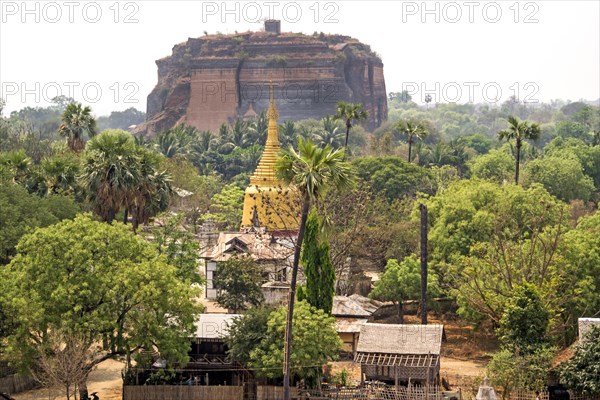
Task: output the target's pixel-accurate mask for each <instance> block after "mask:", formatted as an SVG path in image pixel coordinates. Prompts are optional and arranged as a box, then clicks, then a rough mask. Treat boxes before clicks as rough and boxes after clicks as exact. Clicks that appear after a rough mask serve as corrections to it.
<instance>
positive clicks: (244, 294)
mask: <svg viewBox="0 0 600 400" xmlns="http://www.w3.org/2000/svg"><path fill="white" fill-rule="evenodd" d="M262 273H263V268H262V267H261V266H260V265H258V264H257V263H256V261H254V259H252V258H251V257H232V258H230V259H229V260H227V261H223V262H220V263H219V264H218V265H217V271H216V277H215V278H214V279H213V284H214V286H215V287H216V288H217V289H218V290H219V292H218V294H217V303H219V305H220V306H221V307H224V308H226V309H228V310H230V311H231V312H233V313H234V314H235V313H238V312H240V311H244V310H247V309H248V308H249V307H251V306H258V305H260V304H261V303H262V302H263V300H264V298H263V294H262V291H261V288H260V286H261V284H262V282H263V278H262Z"/></svg>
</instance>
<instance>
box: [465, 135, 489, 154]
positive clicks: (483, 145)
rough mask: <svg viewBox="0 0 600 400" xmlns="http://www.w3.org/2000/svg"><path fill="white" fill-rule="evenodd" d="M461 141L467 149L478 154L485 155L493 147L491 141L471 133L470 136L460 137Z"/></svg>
mask: <svg viewBox="0 0 600 400" xmlns="http://www.w3.org/2000/svg"><path fill="white" fill-rule="evenodd" d="M462 140H463V141H464V143H465V145H466V146H467V147H470V148H472V149H473V150H475V151H476V152H477V153H478V154H487V153H488V152H489V151H490V150H491V149H492V147H494V144H493V143H492V141H491V139H489V138H488V137H486V136H485V135H484V134H482V133H473V134H471V135H466V136H462Z"/></svg>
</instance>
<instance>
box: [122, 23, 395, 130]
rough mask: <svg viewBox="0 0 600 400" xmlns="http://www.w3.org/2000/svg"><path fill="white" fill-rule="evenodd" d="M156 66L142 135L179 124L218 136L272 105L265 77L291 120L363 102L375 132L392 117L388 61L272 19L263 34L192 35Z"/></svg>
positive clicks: (341, 39) (339, 38) (346, 41)
mask: <svg viewBox="0 0 600 400" xmlns="http://www.w3.org/2000/svg"><path fill="white" fill-rule="evenodd" d="M156 65H157V67H158V82H157V84H156V86H155V87H154V89H153V90H152V92H151V93H150V94H149V95H148V99H147V107H146V113H147V116H146V122H145V123H143V124H140V125H138V126H137V127H136V129H135V132H134V133H136V134H145V135H149V136H152V135H154V134H156V133H157V132H160V131H163V130H167V129H170V128H172V127H173V126H175V125H177V124H187V125H192V126H194V127H196V128H197V129H198V130H200V131H204V130H209V131H212V132H213V133H216V132H218V129H219V127H220V126H221V124H223V123H232V122H234V121H235V120H237V119H250V118H252V117H254V116H256V115H257V114H259V113H261V112H262V111H265V110H266V109H267V107H268V102H269V96H268V93H269V88H268V86H267V85H266V82H265V77H270V78H271V79H272V80H273V84H274V85H276V88H277V90H276V92H275V99H276V100H277V105H278V110H279V114H280V118H281V119H282V120H285V121H289V120H292V121H298V120H303V119H309V118H313V119H320V118H323V117H325V116H327V115H333V114H335V104H336V102H338V101H346V102H352V103H360V104H362V105H363V106H364V108H365V110H366V111H367V112H368V114H369V118H368V119H367V120H366V121H365V122H364V123H363V125H364V126H365V128H366V129H369V130H373V129H375V128H377V127H379V126H380V125H381V124H382V123H383V122H385V121H386V120H387V117H388V108H387V92H386V87H385V80H384V76H383V62H382V60H381V58H380V57H379V56H378V55H377V54H376V53H375V52H374V51H372V50H371V48H370V47H369V46H368V45H366V44H363V43H361V42H360V41H359V40H357V39H355V38H352V37H349V36H344V35H338V34H324V33H317V32H315V33H314V34H312V35H306V34H303V33H292V32H282V31H281V25H280V21H276V20H271V21H266V22H265V28H264V31H260V32H250V31H249V32H242V33H233V34H220V33H217V34H214V35H209V34H208V33H206V34H205V36H203V37H198V38H189V39H188V40H187V41H186V42H184V43H180V44H177V45H175V46H174V47H173V49H172V54H171V55H170V56H168V57H164V58H162V59H160V60H157V61H156Z"/></svg>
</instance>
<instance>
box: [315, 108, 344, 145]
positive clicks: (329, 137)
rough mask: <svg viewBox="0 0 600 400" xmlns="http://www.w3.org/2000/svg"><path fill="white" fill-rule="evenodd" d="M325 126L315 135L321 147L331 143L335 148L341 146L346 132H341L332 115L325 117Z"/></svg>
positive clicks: (323, 122) (323, 121)
mask: <svg viewBox="0 0 600 400" xmlns="http://www.w3.org/2000/svg"><path fill="white" fill-rule="evenodd" d="M321 121H322V124H323V128H322V129H321V130H319V131H317V132H316V133H315V134H314V135H313V137H314V139H315V141H316V142H317V144H318V145H320V146H321V147H323V146H326V145H330V146H331V147H333V148H334V149H336V148H338V147H340V144H341V141H342V140H343V138H344V133H343V132H340V127H339V126H338V124H337V121H335V120H334V119H333V118H331V117H330V116H327V117H325V118H323V119H322V120H321Z"/></svg>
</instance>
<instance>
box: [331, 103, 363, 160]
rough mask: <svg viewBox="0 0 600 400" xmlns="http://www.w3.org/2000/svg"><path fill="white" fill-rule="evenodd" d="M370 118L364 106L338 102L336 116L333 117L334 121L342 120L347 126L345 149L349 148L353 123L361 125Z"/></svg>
mask: <svg viewBox="0 0 600 400" xmlns="http://www.w3.org/2000/svg"><path fill="white" fill-rule="evenodd" d="M368 117H369V114H368V113H367V111H365V109H364V106H363V105H362V104H358V103H346V102H344V101H338V102H337V104H336V105H335V115H334V116H333V119H334V120H338V119H339V120H342V121H344V122H345V124H346V140H345V142H344V147H346V148H347V147H348V137H349V135H350V129H352V126H353V125H352V122H353V121H356V122H358V123H360V122H361V121H364V120H366V119H367V118H368Z"/></svg>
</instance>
